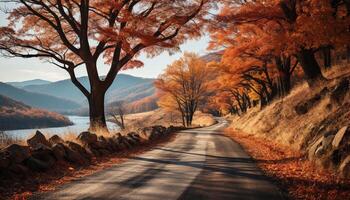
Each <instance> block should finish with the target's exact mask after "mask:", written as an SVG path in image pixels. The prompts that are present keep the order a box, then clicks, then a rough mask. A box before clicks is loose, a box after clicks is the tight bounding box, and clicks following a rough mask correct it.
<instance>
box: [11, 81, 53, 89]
mask: <svg viewBox="0 0 350 200" xmlns="http://www.w3.org/2000/svg"><path fill="white" fill-rule="evenodd" d="M49 83H51V82H50V81H46V80H42V79H34V80H29V81H20V82H7V83H6V84H9V85H12V86H15V87H18V88H22V87H25V86H29V85H44V84H49Z"/></svg>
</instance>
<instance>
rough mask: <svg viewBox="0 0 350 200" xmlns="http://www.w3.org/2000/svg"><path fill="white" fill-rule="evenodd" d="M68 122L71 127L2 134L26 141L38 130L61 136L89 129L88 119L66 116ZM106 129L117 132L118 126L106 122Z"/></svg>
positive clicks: (14, 131)
mask: <svg viewBox="0 0 350 200" xmlns="http://www.w3.org/2000/svg"><path fill="white" fill-rule="evenodd" d="M66 117H68V118H69V120H70V121H72V122H73V123H74V125H71V126H65V127H57V128H36V129H21V130H10V131H4V133H5V134H6V135H8V136H11V137H12V138H18V139H26V138H28V137H29V136H32V135H33V134H34V133H35V132H36V131H37V130H40V131H41V132H42V133H44V134H49V135H54V134H57V135H62V134H67V133H76V134H79V133H81V132H83V131H86V130H87V129H88V128H89V117H81V116H66ZM107 126H108V129H109V130H110V131H113V130H114V131H117V130H119V128H118V126H117V125H116V124H114V123H112V122H107Z"/></svg>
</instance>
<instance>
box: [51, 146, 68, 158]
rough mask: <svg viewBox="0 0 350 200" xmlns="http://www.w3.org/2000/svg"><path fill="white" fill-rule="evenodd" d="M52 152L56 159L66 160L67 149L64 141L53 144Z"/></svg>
mask: <svg viewBox="0 0 350 200" xmlns="http://www.w3.org/2000/svg"><path fill="white" fill-rule="evenodd" d="M52 152H53V155H54V156H55V158H56V160H64V158H65V157H66V150H65V147H64V145H63V143H57V144H54V145H53V146H52Z"/></svg>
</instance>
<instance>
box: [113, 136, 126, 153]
mask: <svg viewBox="0 0 350 200" xmlns="http://www.w3.org/2000/svg"><path fill="white" fill-rule="evenodd" d="M111 140H113V144H114V146H115V148H117V150H123V149H125V148H126V146H125V145H124V144H123V141H122V136H121V134H120V133H119V134H116V135H115V136H113V137H112V138H111Z"/></svg>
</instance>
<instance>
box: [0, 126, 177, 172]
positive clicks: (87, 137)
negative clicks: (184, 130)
mask: <svg viewBox="0 0 350 200" xmlns="http://www.w3.org/2000/svg"><path fill="white" fill-rule="evenodd" d="M179 130H181V128H179V127H169V128H165V127H163V126H152V127H147V128H142V129H139V130H138V131H136V132H131V133H128V134H127V135H121V134H120V133H117V134H113V135H111V137H104V136H98V135H96V134H94V133H91V132H82V133H80V134H79V135H78V136H77V138H76V142H73V141H64V140H63V139H62V138H60V137H59V136H58V135H54V136H52V137H50V138H49V139H47V138H45V136H44V134H42V133H41V132H40V131H37V132H36V134H35V135H34V136H33V137H32V138H30V139H28V140H27V146H23V145H18V144H11V145H9V146H7V147H6V148H3V149H1V150H0V176H10V177H11V175H14V174H16V175H18V174H27V173H28V172H30V171H35V172H38V171H39V172H44V171H46V170H49V169H50V168H51V167H53V166H54V165H55V164H56V163H57V162H58V161H63V162H69V163H72V164H74V165H78V166H86V165H89V164H90V163H91V160H92V158H93V157H102V156H106V155H109V154H113V153H116V152H119V151H127V150H128V149H131V148H134V147H137V146H140V145H142V144H145V143H148V142H149V141H153V140H157V139H160V138H163V137H165V136H167V135H169V134H170V133H173V132H176V131H179Z"/></svg>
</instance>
